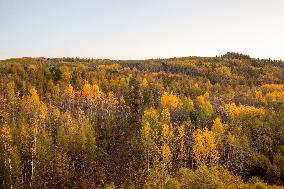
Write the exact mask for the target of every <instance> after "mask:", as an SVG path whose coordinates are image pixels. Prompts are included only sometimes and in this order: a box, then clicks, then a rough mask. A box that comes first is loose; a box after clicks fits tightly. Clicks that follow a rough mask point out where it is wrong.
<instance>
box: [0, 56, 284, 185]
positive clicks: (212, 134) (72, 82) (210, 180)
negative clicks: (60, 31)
mask: <svg viewBox="0 0 284 189" xmlns="http://www.w3.org/2000/svg"><path fill="white" fill-rule="evenodd" d="M0 146H1V147H0V186H1V187H0V188H149V189H150V188H168V189H170V188H270V187H271V188H278V187H279V188H281V186H284V62H283V61H278V60H277V61H276V60H266V59H265V60H263V59H255V58H251V57H249V56H248V55H243V54H238V53H227V54H225V55H223V56H216V57H184V58H171V59H150V60H137V61H136V60H129V61H126V60H123V61H116V60H97V59H79V58H19V59H18V58H17V59H16V58H15V59H8V60H2V61H0Z"/></svg>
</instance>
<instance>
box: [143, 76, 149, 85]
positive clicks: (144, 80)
mask: <svg viewBox="0 0 284 189" xmlns="http://www.w3.org/2000/svg"><path fill="white" fill-rule="evenodd" d="M148 85H149V83H148V81H147V79H146V78H145V77H144V78H143V80H142V86H143V87H144V88H147V87H148Z"/></svg>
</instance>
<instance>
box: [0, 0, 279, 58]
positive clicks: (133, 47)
mask: <svg viewBox="0 0 284 189" xmlns="http://www.w3.org/2000/svg"><path fill="white" fill-rule="evenodd" d="M283 10H284V1H283V0H0V59H7V58H12V57H81V58H109V59H149V58H167V57H181V56H215V55H221V54H225V53H226V52H240V53H245V54H249V55H250V56H252V57H259V58H272V59H274V58H275V59H284V11H283Z"/></svg>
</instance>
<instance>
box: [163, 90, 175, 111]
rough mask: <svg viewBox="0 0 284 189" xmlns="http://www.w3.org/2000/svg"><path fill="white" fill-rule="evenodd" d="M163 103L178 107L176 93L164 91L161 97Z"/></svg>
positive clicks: (166, 105) (169, 106) (165, 105)
mask: <svg viewBox="0 0 284 189" xmlns="http://www.w3.org/2000/svg"><path fill="white" fill-rule="evenodd" d="M161 104H162V106H163V107H168V108H177V107H178V105H179V100H178V98H177V97H176V96H175V95H174V94H172V93H170V94H169V93H168V92H164V93H163V95H162V97H161Z"/></svg>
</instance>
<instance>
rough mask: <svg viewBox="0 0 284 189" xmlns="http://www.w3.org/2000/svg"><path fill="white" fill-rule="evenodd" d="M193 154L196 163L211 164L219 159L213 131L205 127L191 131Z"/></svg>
mask: <svg viewBox="0 0 284 189" xmlns="http://www.w3.org/2000/svg"><path fill="white" fill-rule="evenodd" d="M193 138H194V144H193V147H192V149H193V155H194V159H195V160H196V161H197V163H198V164H206V163H209V164H212V163H214V162H216V161H217V160H218V159H219V154H218V151H217V150H216V148H217V145H216V141H215V137H214V133H213V132H212V131H209V130H208V129H207V128H205V129H197V130H196V131H195V132H194V133H193Z"/></svg>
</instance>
